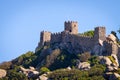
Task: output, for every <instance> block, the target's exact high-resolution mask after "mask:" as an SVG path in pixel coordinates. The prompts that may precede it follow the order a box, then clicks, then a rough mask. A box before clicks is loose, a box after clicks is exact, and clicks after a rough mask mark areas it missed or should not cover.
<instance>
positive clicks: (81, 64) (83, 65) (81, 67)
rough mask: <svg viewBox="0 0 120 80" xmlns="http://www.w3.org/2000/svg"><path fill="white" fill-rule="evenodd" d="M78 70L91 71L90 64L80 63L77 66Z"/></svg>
mask: <svg viewBox="0 0 120 80" xmlns="http://www.w3.org/2000/svg"><path fill="white" fill-rule="evenodd" d="M77 68H78V69H80V70H89V69H90V63H88V62H79V63H78V65H77Z"/></svg>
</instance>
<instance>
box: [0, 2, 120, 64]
mask: <svg viewBox="0 0 120 80" xmlns="http://www.w3.org/2000/svg"><path fill="white" fill-rule="evenodd" d="M119 4H120V1H119V0H114V1H113V0H0V37H1V38H0V62H2V61H8V60H11V59H14V58H16V57H18V56H19V55H21V54H23V53H26V52H27V51H34V50H35V48H36V46H37V44H38V42H39V39H40V31H42V30H46V31H51V32H60V31H63V29H64V21H68V20H70V21H71V20H72V21H78V23H79V32H80V33H82V32H84V31H87V30H91V29H92V30H93V29H94V28H95V27H96V26H105V27H106V29H107V34H109V33H110V32H111V31H112V30H113V31H117V30H118V29H119V28H120V5H119ZM118 36H119V37H120V35H118Z"/></svg>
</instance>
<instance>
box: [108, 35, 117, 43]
mask: <svg viewBox="0 0 120 80" xmlns="http://www.w3.org/2000/svg"><path fill="white" fill-rule="evenodd" d="M107 39H108V40H110V41H113V42H114V43H116V39H117V38H116V37H115V36H114V35H113V34H110V35H108V37H107Z"/></svg>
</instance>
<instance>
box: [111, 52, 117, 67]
mask: <svg viewBox="0 0 120 80" xmlns="http://www.w3.org/2000/svg"><path fill="white" fill-rule="evenodd" d="M111 56H112V57H113V58H114V60H115V62H116V64H115V63H114V65H115V66H116V67H119V62H118V58H117V55H115V54H111Z"/></svg>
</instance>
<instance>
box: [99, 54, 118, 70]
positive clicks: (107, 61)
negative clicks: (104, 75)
mask: <svg viewBox="0 0 120 80" xmlns="http://www.w3.org/2000/svg"><path fill="white" fill-rule="evenodd" d="M100 63H101V64H104V65H106V71H108V72H109V71H117V70H118V67H119V63H118V58H117V56H116V55H115V54H112V55H111V56H104V57H101V59H100Z"/></svg>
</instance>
